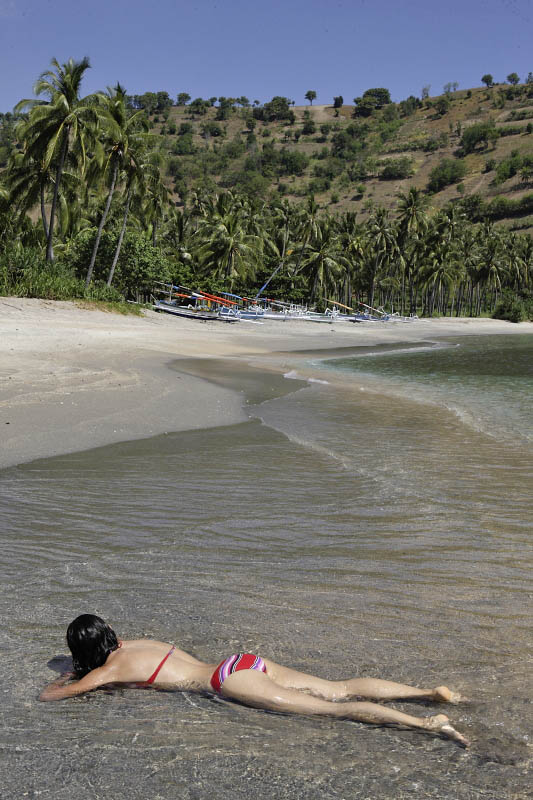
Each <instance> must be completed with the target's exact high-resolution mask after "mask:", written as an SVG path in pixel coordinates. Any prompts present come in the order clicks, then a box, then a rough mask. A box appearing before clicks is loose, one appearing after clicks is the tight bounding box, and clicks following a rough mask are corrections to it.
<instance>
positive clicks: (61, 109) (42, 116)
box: [15, 58, 96, 261]
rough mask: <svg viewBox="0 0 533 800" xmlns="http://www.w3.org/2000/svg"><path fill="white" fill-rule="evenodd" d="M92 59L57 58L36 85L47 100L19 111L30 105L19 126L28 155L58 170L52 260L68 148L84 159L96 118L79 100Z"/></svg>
mask: <svg viewBox="0 0 533 800" xmlns="http://www.w3.org/2000/svg"><path fill="white" fill-rule="evenodd" d="M89 66H90V64H89V59H88V58H83V59H82V60H81V61H74V60H73V59H69V61H67V63H66V64H59V63H58V61H57V60H56V59H55V58H54V59H52V67H53V68H54V69H55V71H54V70H53V69H50V70H47V71H45V72H43V73H42V75H41V76H40V78H39V79H38V81H37V83H36V84H35V86H34V93H35V94H36V95H37V96H39V95H45V96H46V97H48V101H47V102H45V103H43V102H41V101H38V100H21V101H20V103H18V104H17V106H16V107H15V109H16V110H17V111H20V110H23V109H25V108H30V109H31V110H30V114H29V118H28V120H27V121H24V122H23V123H22V124H21V127H20V128H19V136H20V138H21V139H22V140H23V141H24V143H25V149H24V152H25V155H26V157H27V158H28V159H33V160H35V161H38V162H42V168H43V170H47V169H49V168H50V166H51V165H53V168H54V170H55V178H54V190H53V196H52V207H51V209H50V220H49V225H48V238H47V245H46V259H47V261H52V260H53V257H54V256H53V249H52V243H53V236H54V224H55V214H56V207H57V202H58V196H59V188H60V185H61V178H62V175H63V170H64V168H65V163H66V160H67V156H68V153H69V149H72V148H73V147H77V148H78V149H79V152H80V154H81V160H82V162H83V161H84V160H85V141H84V136H85V134H86V133H87V131H88V128H89V126H90V124H91V123H94V122H95V120H96V112H95V110H94V106H93V105H92V104H91V102H90V101H89V100H88V98H85V99H80V87H81V81H82V78H83V75H84V73H85V70H87V69H88V68H89Z"/></svg>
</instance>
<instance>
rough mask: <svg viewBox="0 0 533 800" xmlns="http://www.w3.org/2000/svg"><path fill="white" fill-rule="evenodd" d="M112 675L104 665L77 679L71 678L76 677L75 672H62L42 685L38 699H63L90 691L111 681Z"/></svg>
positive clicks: (111, 670)
mask: <svg viewBox="0 0 533 800" xmlns="http://www.w3.org/2000/svg"><path fill="white" fill-rule="evenodd" d="M113 677H114V674H113V669H110V668H109V667H106V666H103V667H98V668H97V669H95V670H92V671H91V672H89V673H88V674H87V675H85V676H84V677H83V678H81V679H80V680H79V681H78V680H73V678H74V679H75V678H76V673H75V672H70V671H69V672H63V673H62V674H61V675H60V676H59V678H57V679H56V680H55V681H52V683H49V684H48V686H45V687H44V689H43V690H42V692H41V694H40V695H39V700H45V701H46V700H64V699H65V698H66V697H75V696H76V695H78V694H84V693H85V692H91V691H92V690H93V689H97V688H98V687H99V686H103V685H105V684H106V683H112V682H113ZM66 684H68V686H67V685H66Z"/></svg>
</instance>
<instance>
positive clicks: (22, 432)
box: [0, 297, 533, 467]
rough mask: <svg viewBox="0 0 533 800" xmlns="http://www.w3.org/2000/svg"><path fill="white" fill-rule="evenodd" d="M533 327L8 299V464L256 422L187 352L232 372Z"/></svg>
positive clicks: (2, 321)
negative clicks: (137, 312) (126, 308)
mask: <svg viewBox="0 0 533 800" xmlns="http://www.w3.org/2000/svg"><path fill="white" fill-rule="evenodd" d="M532 332H533V323H521V324H520V325H513V324H512V323H507V322H502V321H498V320H489V319H474V320H470V319H432V320H419V321H417V322H414V323H406V324H404V323H384V324H379V323H363V324H358V325H354V324H350V323H346V322H334V323H332V324H319V323H311V322H305V321H301V320H294V321H290V320H289V321H286V322H278V321H268V320H267V321H265V322H264V323H263V324H254V323H246V322H241V323H238V324H232V325H230V324H225V323H221V322H200V321H196V320H186V319H181V318H180V319H177V318H175V317H171V316H167V315H164V314H157V313H155V312H153V311H146V312H145V314H144V315H143V316H142V317H137V316H133V315H127V316H123V315H120V314H114V313H108V312H104V311H100V310H93V309H87V308H83V307H80V306H78V305H77V304H76V303H75V302H55V301H46V300H34V299H22V298H13V297H6V298H0V437H1V439H0V442H1V446H0V467H7V466H11V465H15V464H18V463H22V462H26V461H31V460H33V459H35V458H41V457H46V456H52V455H57V454H60V453H67V452H75V451H79V450H84V449H87V448H90V447H96V446H99V445H103V444H109V443H112V442H117V441H125V440H130V439H136V438H143V437H146V436H154V435H157V434H161V433H165V432H170V431H177V430H188V429H194V428H201V427H212V426H217V425H223V424H234V423H237V422H241V421H244V420H246V419H248V416H247V414H246V413H245V411H244V410H243V408H242V399H241V397H240V396H239V395H238V394H237V393H235V392H234V391H231V390H229V389H225V388H223V387H221V386H216V385H214V384H211V383H210V382H209V381H207V380H204V379H202V378H198V377H194V376H192V375H189V374H184V373H179V372H176V370H171V369H169V368H168V367H169V364H170V363H171V362H172V361H173V360H174V359H177V358H183V357H195V358H198V357H201V358H227V359H228V369H231V362H232V361H235V360H239V361H253V363H254V365H255V366H257V365H258V364H261V363H264V366H265V368H266V369H270V370H276V369H277V370H279V371H283V370H285V369H287V366H290V364H291V359H290V354H291V353H294V355H295V357H296V355H297V353H298V352H299V351H310V350H318V351H322V350H324V351H327V350H329V349H337V348H342V347H354V346H357V345H359V344H364V345H373V344H381V343H395V342H416V341H421V340H428V339H432V338H435V337H437V338H441V337H443V336H458V335H463V334H471V335H472V334H475V335H479V334H495V333H508V334H513V333H532Z"/></svg>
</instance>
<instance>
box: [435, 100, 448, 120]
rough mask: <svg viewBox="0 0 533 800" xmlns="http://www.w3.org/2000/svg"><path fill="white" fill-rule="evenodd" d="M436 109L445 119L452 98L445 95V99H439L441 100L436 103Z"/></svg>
mask: <svg viewBox="0 0 533 800" xmlns="http://www.w3.org/2000/svg"><path fill="white" fill-rule="evenodd" d="M435 108H436V109H437V112H438V113H439V114H440V116H441V117H443V116H444V115H445V114H446V113H447V112H448V110H449V108H450V98H449V97H448V95H444V97H439V99H438V100H437V101H436V102H435Z"/></svg>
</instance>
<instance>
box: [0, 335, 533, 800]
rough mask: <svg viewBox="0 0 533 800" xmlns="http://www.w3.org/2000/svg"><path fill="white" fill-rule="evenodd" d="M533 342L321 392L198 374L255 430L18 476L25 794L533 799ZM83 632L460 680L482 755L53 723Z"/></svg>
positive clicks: (436, 359) (317, 735)
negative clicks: (70, 644)
mask: <svg viewBox="0 0 533 800" xmlns="http://www.w3.org/2000/svg"><path fill="white" fill-rule="evenodd" d="M489 339H490V341H489ZM529 342H531V337H529V338H527V337H526V338H524V337H521V336H513V337H511V336H509V337H497V338H496V337H483V339H482V340H481V341H479V340H477V341H475V340H473V339H472V338H470V337H469V340H468V341H466V340H465V339H462V340H461V344H460V346H459V347H457V346H455V344H456V343H451V342H447V343H445V346H444V347H441V346H438V347H435V348H433V349H431V350H430V351H428V352H423V351H418V352H414V351H411V352H410V353H402V352H396V353H394V354H389V355H387V354H383V352H382V354H381V355H380V356H364V357H362V358H358V359H356V360H355V361H352V360H349V361H348V360H346V359H343V360H342V361H341V362H338V361H336V362H335V363H333V362H330V361H328V362H322V361H321V362H318V361H316V360H314V361H313V363H312V365H311V368H312V369H311V368H310V367H309V365H308V361H309V360H308V359H304V358H302V363H301V367H299V368H297V369H296V374H297V375H301V376H305V375H306V374H307V373H306V370H307V369H308V368H309V369H311V371H312V374H313V377H314V378H315V379H316V378H317V376H318V378H319V380H325V381H329V382H328V383H317V382H314V383H312V384H302V383H297V382H295V381H290V380H285V381H281V380H280V378H279V377H278V376H274V377H273V376H271V375H269V374H266V373H264V372H263V371H262V370H260V369H257V368H256V369H252V368H248V367H244V366H243V365H241V366H240V368H239V369H236V370H232V369H231V367H230V366H228V364H227V362H226V363H225V365H222V362H212V363H210V364H207V365H206V362H205V360H204V361H202V363H201V364H200V365H198V364H197V365H194V364H193V363H192V362H191V363H190V365H189V369H190V370H192V371H194V370H195V369H196V371H201V370H202V369H203V370H204V371H205V370H207V372H208V374H209V376H210V379H211V380H215V381H220V382H224V383H225V384H226V385H229V384H230V385H233V386H234V387H235V388H238V389H240V390H242V391H243V392H244V393H245V397H246V398H248V400H249V405H248V408H249V412H250V417H251V421H250V422H248V423H244V424H241V425H235V426H230V427H226V428H219V429H213V430H207V431H194V432H189V433H179V434H169V435H166V436H161V437H157V438H154V439H150V440H145V441H136V442H130V443H124V444H121V445H113V446H109V447H104V448H99V449H97V450H92V451H88V452H84V453H79V454H74V455H68V456H63V457H57V458H53V459H47V460H41V461H36V462H34V463H32V464H27V465H23V466H21V467H17V468H13V469H9V470H4V471H3V472H2V473H0V490H1V494H0V524H1V529H2V531H3V543H4V547H3V549H2V552H1V553H0V570H1V572H0V574H1V576H2V584H3V592H2V594H1V595H0V612H1V613H2V619H3V621H4V624H3V633H2V640H1V642H2V656H3V658H2V664H3V678H4V687H3V700H4V704H3V707H4V727H3V729H2V731H1V732H0V747H1V748H2V752H3V761H4V764H5V767H4V769H3V771H4V775H3V792H2V795H3V797H7V798H11V797H13V798H15V797H16V798H18V797H22V796H24V793H25V792H27V793H28V796H36V793H38V792H41V793H42V795H43V796H50V797H54V798H63V797H65V798H67V797H68V798H70V797H72V796H73V795H76V794H78V795H79V794H82V795H83V796H87V797H108V796H113V797H120V796H125V795H126V794H127V795H128V796H129V797H131V798H137V797H138V798H145V797H148V796H150V797H162V798H167V797H168V798H171V797H176V796H180V797H187V798H188V797H191V798H192V797H198V798H204V797H208V796H218V797H225V796H230V795H231V796H232V797H234V796H236V797H240V796H243V797H244V796H248V795H249V793H250V791H252V792H254V793H256V794H258V795H259V796H264V797H271V796H279V797H287V798H299V797H306V798H307V797H309V798H315V797H316V798H318V797H324V796H325V797H350V798H352V797H354V798H367V797H372V798H374V797H380V798H402V797H412V796H413V795H416V796H417V797H434V798H461V800H462V798H465V800H466V798H468V799H469V800H470V799H471V798H501V797H516V798H522V797H524V798H525V797H527V796H528V792H529V789H530V780H531V775H530V773H529V767H528V764H529V760H530V757H531V747H530V744H531V742H532V741H533V740H532V738H531V737H532V736H533V730H532V723H531V719H532V714H531V710H532V693H533V691H532V690H533V681H532V669H531V667H532V664H533V652H532V651H533V645H532V640H531V618H532V611H533V586H532V580H531V575H532V566H533V542H532V536H531V519H532V517H533V514H532V512H533V502H532V494H531V487H532V472H533V470H532V458H531V447H530V445H529V444H528V442H527V439H526V437H525V436H524V433H526V434H528V431H530V427H529V428H528V425H530V423H531V419H530V416H529V414H528V398H527V391H528V390H527V389H524V387H525V386H526V385H527V381H529V380H530V379H531V372H530V367H531V362H530V360H529V358H530V356H529V354H530V353H531V349H530V347H531V346H530V344H529ZM480 348H481V350H480ZM363 352H367V351H363ZM480 353H481V354H482V355H481V356H480ZM487 353H488V354H489V356H487ZM498 360H499V363H500V365H507V366H509V365H511V366H512V370H510V372H509V374H508V375H507V376H506V377H503V375H502V372H503V366H500V367H499V368H498V369H497V368H496V366H495V365H496V364H497V363H498ZM487 363H489V364H490V365H491V366H490V369H491V370H493V374H492V375H491V376H488V375H487V374H486V370H487V369H489V367H488V366H487ZM370 364H371V366H370ZM519 364H522V366H520V368H518V365H519ZM362 365H363V366H362ZM176 368H177V369H185V368H186V365H184V364H177V365H176ZM511 372H512V373H513V374H511ZM459 374H460V375H461V379H460V380H459V379H458V377H457V376H458V375H459ZM228 382H229V384H228ZM302 386H304V387H305V388H302ZM291 389H293V390H294V391H292V393H287V391H290V390H291ZM283 392H285V393H284V394H283V395H282V396H280V395H281V394H282V393H283ZM524 392H525V394H524ZM498 407H499V409H500V412H499V415H498V413H497V411H498ZM509 409H510V410H509ZM502 412H503V413H502ZM510 416H512V419H513V424H512V425H511V424H509V422H508V419H509V417H510ZM470 417H474V418H475V419H476V420H478V421H479V420H481V421H482V422H481V423H479V422H476V424H472V423H471V420H470ZM502 418H503V422H502ZM517 421H519V422H517ZM528 435H529V434H528ZM84 611H95V612H96V613H100V614H102V615H103V616H105V617H106V618H107V619H109V621H110V622H111V623H112V624H113V625H114V626H115V627H116V628H117V631H118V632H119V634H121V635H122V636H124V637H125V638H127V637H134V636H142V635H147V636H151V637H155V638H163V639H164V640H172V641H175V642H176V643H178V644H179V645H180V646H182V647H184V648H185V649H188V650H190V651H192V652H194V653H195V654H196V655H198V656H199V657H200V658H205V659H206V660H210V661H215V660H216V659H217V658H219V657H223V656H224V655H226V654H227V653H228V652H232V651H234V650H237V649H239V648H243V649H246V650H250V651H252V652H253V651H257V652H259V653H262V654H264V655H266V656H268V657H271V658H274V659H275V660H277V661H280V662H282V663H287V664H289V665H292V666H294V667H296V668H299V669H302V670H306V671H310V672H316V673H318V674H321V675H324V676H325V677H331V678H335V677H342V676H347V675H350V674H369V675H375V676H382V677H388V678H390V679H393V680H394V679H397V680H400V681H404V682H412V683H417V684H419V685H430V686H433V685H437V684H439V683H443V682H445V683H449V684H450V685H452V686H453V687H455V688H457V689H459V690H461V691H463V692H464V693H465V694H467V695H468V696H469V697H471V699H472V702H471V703H470V704H469V705H465V706H462V707H461V706H460V707H456V708H452V709H451V710H450V712H449V713H450V716H451V718H452V719H453V720H454V721H455V722H456V723H457V727H459V728H460V729H461V730H463V731H464V732H465V733H467V735H469V736H470V737H471V738H472V740H473V747H472V749H471V750H470V751H468V752H464V751H462V750H460V749H459V748H457V747H456V746H455V745H453V744H451V743H449V742H445V741H441V740H439V739H431V738H429V737H425V736H422V735H417V734H415V733H413V732H409V731H394V730H390V729H374V728H371V727H368V726H362V725H356V724H353V723H348V722H338V721H328V720H316V719H305V718H297V717H284V716H281V715H276V714H267V713H265V712H260V711H253V710H250V709H245V708H241V707H239V706H236V705H232V704H229V703H225V702H222V701H221V700H220V699H214V698H210V697H202V696H197V695H192V694H191V695H187V694H181V693H173V692H156V691H131V690H130V691H114V692H111V693H106V692H97V693H94V694H93V695H91V696H89V697H86V698H79V699H75V700H71V701H67V702H64V703H58V704H39V703H37V702H36V701H35V697H36V694H37V692H38V690H39V689H40V687H41V686H42V685H43V684H44V683H45V682H46V681H48V680H50V679H51V678H52V677H53V674H54V673H53V672H52V671H51V668H52V669H53V668H59V665H60V663H61V661H60V659H59V658H56V661H53V662H50V659H51V658H52V657H53V656H55V657H59V656H62V655H64V654H65V649H66V648H65V645H64V640H63V637H64V631H65V628H66V625H67V624H68V622H69V621H70V620H71V619H72V618H73V617H74V616H76V615H77V614H78V613H81V612H84ZM49 662H50V663H49ZM47 664H49V665H47ZM398 707H401V708H404V709H405V710H411V711H413V710H414V712H415V713H417V712H416V709H417V708H418V711H419V712H420V713H422V714H426V713H430V710H434V707H432V706H429V705H428V706H424V705H422V706H418V707H417V706H413V705H408V704H405V705H402V704H398Z"/></svg>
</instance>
